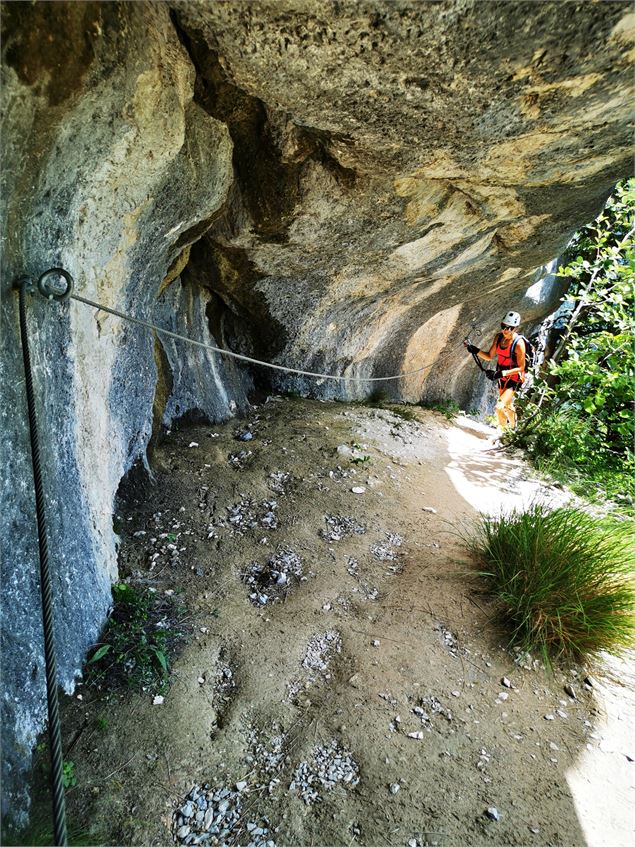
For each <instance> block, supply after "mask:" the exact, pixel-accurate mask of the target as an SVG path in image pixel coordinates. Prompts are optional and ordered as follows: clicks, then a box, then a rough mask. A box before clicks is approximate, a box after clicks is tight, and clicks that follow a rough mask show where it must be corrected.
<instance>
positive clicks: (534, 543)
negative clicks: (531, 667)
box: [468, 505, 635, 663]
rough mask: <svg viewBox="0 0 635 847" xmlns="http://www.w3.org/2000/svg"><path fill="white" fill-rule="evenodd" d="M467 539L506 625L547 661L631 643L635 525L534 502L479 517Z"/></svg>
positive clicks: (634, 639) (634, 634)
mask: <svg viewBox="0 0 635 847" xmlns="http://www.w3.org/2000/svg"><path fill="white" fill-rule="evenodd" d="M468 546H469V547H470V549H471V552H472V553H473V554H474V555H475V557H476V558H477V560H478V561H479V563H480V564H481V566H482V569H481V570H480V571H479V573H480V575H481V576H482V577H483V578H484V580H485V581H486V584H487V587H488V590H489V592H490V593H491V594H492V595H493V597H495V598H496V599H497V601H498V603H499V604H500V611H501V614H502V617H503V618H504V620H505V621H506V623H507V624H508V625H509V626H510V627H511V644H512V645H518V646H520V647H521V648H522V649H523V650H529V651H536V650H538V651H539V652H540V653H541V654H542V655H543V657H544V659H545V660H546V661H547V663H548V662H549V661H550V660H551V659H553V658H559V657H570V658H582V657H584V656H589V655H593V654H596V653H598V652H599V651H606V652H609V653H619V652H620V651H621V650H623V649H626V648H628V647H631V646H633V645H635V525H634V524H633V522H632V521H628V520H623V521H617V520H615V519H606V518H603V519H600V518H594V517H592V516H590V515H588V514H587V513H586V512H582V511H580V510H578V509H573V508H569V507H562V508H559V509H554V510H552V511H549V510H547V509H546V508H545V507H543V506H539V505H536V506H533V507H532V508H530V509H528V510H527V511H525V512H520V511H514V512H512V513H511V514H509V515H503V516H501V517H498V518H490V517H486V516H483V517H482V518H481V520H480V523H479V525H478V527H477V529H476V531H475V533H474V534H473V535H472V536H470V538H469V539H468Z"/></svg>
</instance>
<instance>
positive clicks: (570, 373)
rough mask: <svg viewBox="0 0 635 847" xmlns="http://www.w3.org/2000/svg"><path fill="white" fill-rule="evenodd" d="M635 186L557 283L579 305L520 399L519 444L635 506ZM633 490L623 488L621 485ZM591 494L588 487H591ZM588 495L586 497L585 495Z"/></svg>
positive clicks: (580, 238) (614, 203) (627, 188)
mask: <svg viewBox="0 0 635 847" xmlns="http://www.w3.org/2000/svg"><path fill="white" fill-rule="evenodd" d="M634 225H635V179H630V180H627V181H625V182H623V183H621V184H619V185H618V186H617V187H616V189H615V192H614V194H613V196H612V197H611V198H610V200H609V201H608V203H607V205H606V207H605V209H604V211H603V212H602V214H601V215H599V216H598V218H596V220H595V221H594V222H593V223H592V224H590V225H589V226H587V227H585V228H584V229H582V230H581V231H580V232H579V233H577V234H576V236H575V237H574V239H573V241H572V243H571V245H570V248H569V249H568V255H569V257H570V260H569V261H568V262H567V263H566V264H565V266H564V267H562V268H560V271H559V275H560V276H563V277H566V278H568V279H569V280H570V282H571V285H570V289H569V292H568V293H567V295H566V299H567V300H571V301H573V303H574V312H573V316H572V320H571V322H570V324H569V327H568V329H567V332H566V335H565V338H564V340H563V342H564V343H563V346H562V349H561V350H557V351H556V356H555V358H554V359H553V360H552V361H551V362H550V363H549V365H548V368H547V371H546V373H544V374H543V375H542V377H541V378H540V379H539V380H537V382H536V384H535V385H534V390H533V392H532V394H531V396H530V397H529V398H528V399H526V400H521V401H520V405H521V407H523V408H522V415H521V417H522V418H524V419H525V420H526V421H527V423H525V424H522V423H521V426H520V427H519V429H518V431H517V432H516V434H515V435H514V437H513V440H514V442H515V443H516V444H519V445H520V446H522V447H524V448H526V449H527V450H528V452H529V454H530V456H532V457H533V458H534V459H535V460H536V462H537V463H538V464H539V465H541V466H543V467H545V468H547V469H557V470H558V471H559V472H560V474H561V475H562V473H563V472H564V473H565V474H566V471H567V470H568V471H569V473H570V474H571V475H572V476H573V477H574V478H577V481H578V487H579V488H580V487H582V488H584V485H583V480H584V479H587V480H588V482H589V483H590V485H591V487H592V486H593V485H599V486H600V487H601V488H603V489H604V490H605V491H606V492H607V493H609V494H610V496H612V497H613V498H617V499H619V500H622V501H625V502H630V503H631V504H632V502H633V500H634V499H635V475H634V474H633V473H632V471H633V470H634V469H635V456H634V454H633V440H634V438H635V418H634V415H633V402H634V401H635V349H634V346H633V329H634V327H635V248H634V243H635V242H634V239H633V234H634V229H633V227H634ZM624 485H626V489H625V490H623V486H624ZM587 488H588V487H587ZM585 493H589V492H585Z"/></svg>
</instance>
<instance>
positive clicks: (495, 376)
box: [485, 371, 498, 382]
mask: <svg viewBox="0 0 635 847" xmlns="http://www.w3.org/2000/svg"><path fill="white" fill-rule="evenodd" d="M485 376H486V377H487V378H488V379H491V380H492V382H496V380H497V379H498V371H485Z"/></svg>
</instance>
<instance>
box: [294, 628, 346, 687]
mask: <svg viewBox="0 0 635 847" xmlns="http://www.w3.org/2000/svg"><path fill="white" fill-rule="evenodd" d="M341 652H342V636H341V635H340V633H339V632H338V631H337V630H336V629H331V630H329V631H328V632H324V633H322V634H321V635H320V634H318V635H314V636H313V637H312V638H310V639H309V643H308V645H307V648H306V655H305V657H304V659H303V660H302V667H303V668H307V670H311V671H320V672H321V673H325V672H326V671H327V669H328V666H329V661H330V659H331V656H332V655H333V653H341ZM327 679H328V677H327Z"/></svg>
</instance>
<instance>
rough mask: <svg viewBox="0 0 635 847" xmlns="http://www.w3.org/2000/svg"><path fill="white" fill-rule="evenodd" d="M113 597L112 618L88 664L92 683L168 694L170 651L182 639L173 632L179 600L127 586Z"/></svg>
mask: <svg viewBox="0 0 635 847" xmlns="http://www.w3.org/2000/svg"><path fill="white" fill-rule="evenodd" d="M112 594H113V602H114V607H113V611H112V614H111V616H110V618H109V620H108V623H107V625H106V628H105V631H104V633H103V635H102V641H101V642H100V643H99V644H98V645H96V647H95V649H94V651H93V653H92V655H91V657H90V658H89V660H88V665H87V670H88V673H87V676H88V681H89V682H95V683H98V684H101V683H106V684H108V685H110V686H111V687H117V686H118V685H120V684H121V683H122V682H124V681H125V683H126V684H127V685H129V686H130V687H133V688H137V689H141V688H145V689H146V690H150V691H162V690H164V689H165V687H166V685H167V681H168V677H169V652H170V649H171V648H172V647H173V646H174V645H175V644H176V643H177V641H178V640H179V638H180V636H181V635H182V632H181V631H180V630H179V629H173V628H172V627H173V626H174V625H175V623H176V621H175V619H174V616H175V611H176V610H175V606H174V601H173V600H172V598H168V597H164V596H161V595H156V594H153V593H152V592H150V591H148V590H147V589H136V588H133V587H132V586H131V585H128V584H127V583H119V584H117V585H114V586H113V589H112Z"/></svg>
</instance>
